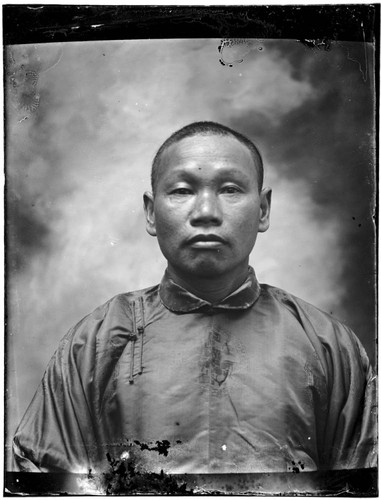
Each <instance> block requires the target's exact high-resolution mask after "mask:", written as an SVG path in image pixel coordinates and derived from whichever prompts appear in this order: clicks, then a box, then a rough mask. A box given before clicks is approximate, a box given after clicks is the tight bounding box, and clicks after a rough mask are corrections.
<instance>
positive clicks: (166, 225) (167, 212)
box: [155, 207, 182, 237]
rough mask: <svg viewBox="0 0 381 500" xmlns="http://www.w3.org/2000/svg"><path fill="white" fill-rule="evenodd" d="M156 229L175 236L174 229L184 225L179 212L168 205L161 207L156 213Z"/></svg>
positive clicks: (161, 232) (160, 232)
mask: <svg viewBox="0 0 381 500" xmlns="http://www.w3.org/2000/svg"><path fill="white" fill-rule="evenodd" d="M155 221H156V231H157V233H159V234H169V235H170V236H172V237H173V236H174V234H173V231H174V229H175V228H178V227H180V226H181V225H182V222H181V217H179V213H178V212H176V211H175V210H173V209H168V208H167V207H161V208H160V209H159V210H157V212H156V213H155Z"/></svg>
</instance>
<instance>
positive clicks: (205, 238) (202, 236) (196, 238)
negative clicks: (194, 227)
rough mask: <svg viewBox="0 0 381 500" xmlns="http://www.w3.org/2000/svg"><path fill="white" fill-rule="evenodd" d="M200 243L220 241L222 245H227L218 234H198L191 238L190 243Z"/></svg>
mask: <svg viewBox="0 0 381 500" xmlns="http://www.w3.org/2000/svg"><path fill="white" fill-rule="evenodd" d="M198 241H219V242H220V243H225V240H224V239H223V238H221V236H217V235H216V234H197V235H196V236H193V237H192V238H190V240H189V243H196V242H198Z"/></svg>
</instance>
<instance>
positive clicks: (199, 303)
mask: <svg viewBox="0 0 381 500" xmlns="http://www.w3.org/2000/svg"><path fill="white" fill-rule="evenodd" d="M260 292H261V288H260V285H259V283H258V281H257V278H256V276H255V272H254V269H253V268H252V267H250V266H249V268H248V275H247V278H246V280H245V282H244V283H243V284H242V285H241V286H240V287H239V288H237V289H236V290H235V291H234V292H232V293H231V294H230V295H228V296H227V297H225V298H224V299H222V300H221V301H220V302H218V303H215V304H212V303H211V302H208V301H207V300H204V299H200V297H197V296H196V295H193V293H190V292H188V290H186V289H185V288H183V287H182V286H180V285H178V284H177V283H175V282H174V281H173V280H172V279H171V278H170V276H169V274H168V271H165V274H164V276H163V279H162V280H161V283H160V288H159V293H160V298H161V301H162V302H163V304H164V306H165V307H166V308H167V309H169V310H170V311H173V312H182V313H187V312H192V311H196V310H197V309H200V308H208V309H211V308H213V309H230V310H240V309H248V308H249V307H251V306H252V305H253V304H254V302H255V301H256V300H257V299H258V297H259V294H260Z"/></svg>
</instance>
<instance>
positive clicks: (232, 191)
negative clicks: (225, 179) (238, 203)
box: [221, 186, 242, 194]
mask: <svg viewBox="0 0 381 500" xmlns="http://www.w3.org/2000/svg"><path fill="white" fill-rule="evenodd" d="M221 191H222V193H227V194H236V193H241V192H242V190H241V189H240V188H239V187H237V186H224V187H223V188H222V189H221Z"/></svg>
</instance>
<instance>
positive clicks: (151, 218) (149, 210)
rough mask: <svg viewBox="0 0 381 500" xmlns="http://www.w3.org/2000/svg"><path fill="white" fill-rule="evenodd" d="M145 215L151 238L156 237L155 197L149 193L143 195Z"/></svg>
mask: <svg viewBox="0 0 381 500" xmlns="http://www.w3.org/2000/svg"><path fill="white" fill-rule="evenodd" d="M143 203H144V213H145V216H146V231H147V233H148V234H150V235H151V236H156V225H155V211H154V196H153V194H152V193H150V192H149V191H146V192H145V193H144V195H143Z"/></svg>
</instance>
